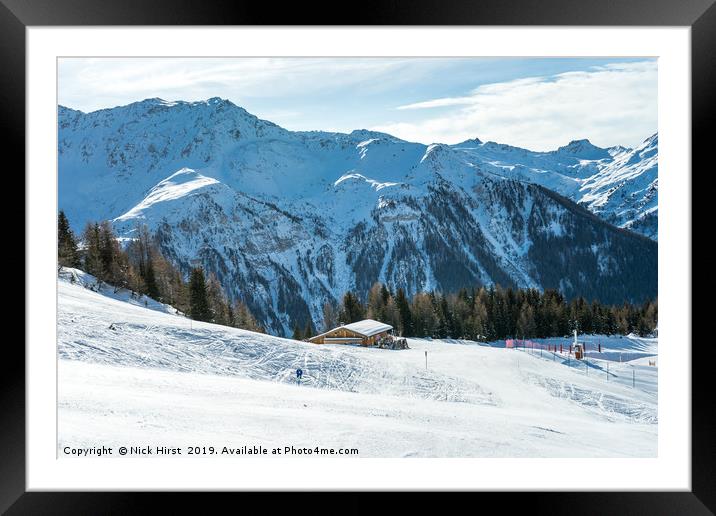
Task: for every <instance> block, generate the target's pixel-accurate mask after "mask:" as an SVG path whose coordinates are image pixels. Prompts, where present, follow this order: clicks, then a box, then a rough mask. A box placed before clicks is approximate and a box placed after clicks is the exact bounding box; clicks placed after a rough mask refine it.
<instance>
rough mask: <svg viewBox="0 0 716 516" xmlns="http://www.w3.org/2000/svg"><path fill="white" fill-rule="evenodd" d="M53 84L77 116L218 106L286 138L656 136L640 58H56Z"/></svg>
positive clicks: (653, 65)
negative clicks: (320, 133) (301, 133)
mask: <svg viewBox="0 0 716 516" xmlns="http://www.w3.org/2000/svg"><path fill="white" fill-rule="evenodd" d="M58 80H59V83H58V96H59V103H60V104H62V105H65V106H68V107H72V108H75V109H80V110H82V111H93V110H96V109H101V108H106V107H113V106H118V105H123V104H128V103H130V102H134V101H137V100H142V99H145V98H150V97H160V98H163V99H166V100H189V101H192V100H204V99H207V98H210V97H222V98H228V99H229V100H231V101H232V102H234V103H236V104H238V105H240V106H242V107H244V108H245V109H247V110H248V111H250V112H251V113H253V114H255V115H257V116H259V117H260V118H265V119H267V120H271V121H272V122H275V123H277V124H279V125H281V126H283V127H285V128H287V129H292V130H314V129H316V130H328V131H342V132H350V131H351V130H353V129H374V130H382V131H386V132H389V133H391V134H393V135H395V136H398V137H401V138H404V139H407V140H410V141H419V142H422V143H434V142H441V143H457V142H459V141H462V140H465V139H468V138H475V137H478V138H480V139H482V140H483V141H488V140H493V141H497V142H500V143H508V144H510V145H516V146H521V147H526V148H530V149H533V150H550V149H554V148H556V147H558V146H560V145H564V144H566V143H567V142H569V141H570V140H573V139H581V138H588V139H590V140H591V141H592V142H593V143H594V144H596V145H601V146H611V145H617V144H619V145H627V146H635V145H638V144H639V143H640V142H641V141H642V140H644V139H645V138H647V137H648V136H650V135H651V134H653V133H655V132H656V130H657V62H656V60H655V59H646V58H629V59H627V58H611V59H606V58H605V59H595V58H63V59H60V60H59V70H58Z"/></svg>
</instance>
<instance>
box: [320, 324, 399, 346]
mask: <svg viewBox="0 0 716 516" xmlns="http://www.w3.org/2000/svg"><path fill="white" fill-rule="evenodd" d="M392 331H393V327H392V326H391V325H390V324H385V323H382V322H379V321H374V320H373V319H364V320H362V321H358V322H354V323H351V324H344V325H343V326H339V327H338V328H333V329H332V330H329V331H327V332H325V333H321V334H320V335H316V336H315V337H311V338H310V339H308V342H313V343H314V344H360V345H361V346H372V345H374V344H375V343H376V342H378V341H379V340H380V339H382V338H384V337H387V336H388V335H391V334H392Z"/></svg>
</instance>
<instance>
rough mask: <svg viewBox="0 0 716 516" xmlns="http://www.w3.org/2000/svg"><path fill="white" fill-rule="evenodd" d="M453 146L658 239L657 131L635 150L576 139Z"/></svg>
mask: <svg viewBox="0 0 716 516" xmlns="http://www.w3.org/2000/svg"><path fill="white" fill-rule="evenodd" d="M455 148H456V149H457V150H460V151H462V152H464V153H465V154H467V155H469V156H470V159H472V160H474V161H473V163H476V164H479V165H480V166H481V167H482V168H484V169H486V170H489V171H491V172H492V173H494V174H497V175H500V176H504V177H510V178H514V179H518V180H521V181H528V182H531V183H536V184H539V185H542V186H545V187H546V188H549V189H550V190H553V191H555V192H558V193H560V194H561V195H564V196H566V197H568V198H569V199H571V200H573V201H574V202H576V203H579V204H581V205H583V206H585V207H586V208H587V209H588V210H589V211H591V212H592V213H595V214H596V215H598V216H599V217H600V218H602V219H604V220H606V221H607V222H610V223H611V224H614V225H616V226H619V227H622V228H628V229H631V230H633V231H636V232H638V233H641V234H643V235H646V236H648V237H649V238H652V239H654V240H656V239H657V233H658V184H659V183H658V171H659V167H658V136H657V135H656V134H654V135H653V136H651V137H649V138H647V139H646V140H645V141H644V142H643V143H642V144H641V145H640V146H639V147H637V148H636V149H629V148H626V147H620V146H617V147H610V148H608V149H602V148H600V147H596V146H595V145H593V144H592V143H590V142H589V140H575V141H572V142H570V143H569V144H568V145H565V146H564V147H560V148H559V149H557V150H556V151H552V152H532V151H528V150H525V149H519V148H516V147H510V146H507V145H499V144H496V143H493V142H488V143H482V142H481V141H479V140H473V141H468V142H463V143H461V144H459V145H456V146H455Z"/></svg>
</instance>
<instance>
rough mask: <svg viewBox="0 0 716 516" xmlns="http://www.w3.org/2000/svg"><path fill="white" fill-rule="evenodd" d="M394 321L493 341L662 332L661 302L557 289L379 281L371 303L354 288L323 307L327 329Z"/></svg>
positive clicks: (420, 331)
mask: <svg viewBox="0 0 716 516" xmlns="http://www.w3.org/2000/svg"><path fill="white" fill-rule="evenodd" d="M365 318H369V319H375V320H378V321H382V322H385V323H387V324H390V325H392V326H393V327H394V328H395V331H396V332H397V333H398V334H399V335H401V336H404V337H433V338H459V339H468V340H476V341H492V340H500V339H506V338H526V339H527V338H548V337H563V336H568V335H571V334H572V332H573V331H574V330H577V331H578V332H579V333H587V334H589V333H593V334H604V335H617V334H621V335H627V334H629V333H635V334H637V335H640V336H642V337H643V336H649V335H653V334H654V333H655V332H656V331H657V323H658V321H657V319H658V303H657V300H656V299H654V300H653V301H647V302H645V303H643V304H630V303H624V304H622V305H604V304H602V303H600V302H598V301H592V302H591V303H590V302H588V301H587V300H585V299H584V298H582V297H577V298H574V299H572V300H570V301H567V300H566V299H565V297H564V296H563V295H562V294H561V293H560V292H559V291H557V290H552V289H548V290H545V291H543V292H542V291H539V290H537V289H513V288H502V287H500V286H499V285H497V286H491V287H480V288H472V289H467V288H462V289H460V290H459V291H458V292H457V293H454V294H442V293H439V292H419V293H417V294H415V295H414V296H412V297H410V298H409V297H408V296H407V295H406V294H405V292H404V291H403V289H401V288H399V289H397V291H395V292H393V291H392V290H390V289H389V288H388V287H387V286H386V285H384V284H382V283H375V284H374V285H373V286H372V287H371V289H370V291H369V292H368V295H367V298H366V300H365V302H362V301H361V300H360V299H359V297H358V296H357V295H356V294H355V293H353V292H347V293H346V294H345V295H344V296H343V300H342V303H341V305H340V307H339V308H337V309H336V308H335V307H334V305H332V304H330V303H327V304H326V305H324V308H323V319H324V331H326V330H328V329H330V328H334V327H336V326H338V325H340V324H348V323H352V322H356V321H359V320H361V319H365Z"/></svg>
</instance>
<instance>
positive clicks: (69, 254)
mask: <svg viewBox="0 0 716 516" xmlns="http://www.w3.org/2000/svg"><path fill="white" fill-rule="evenodd" d="M57 262H58V264H59V265H60V266H62V267H79V266H80V260H79V253H78V251H77V238H76V237H75V234H74V233H73V232H72V229H71V228H70V222H69V221H68V220H67V217H66V216H65V212H64V211H62V210H60V213H59V214H58V216H57Z"/></svg>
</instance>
